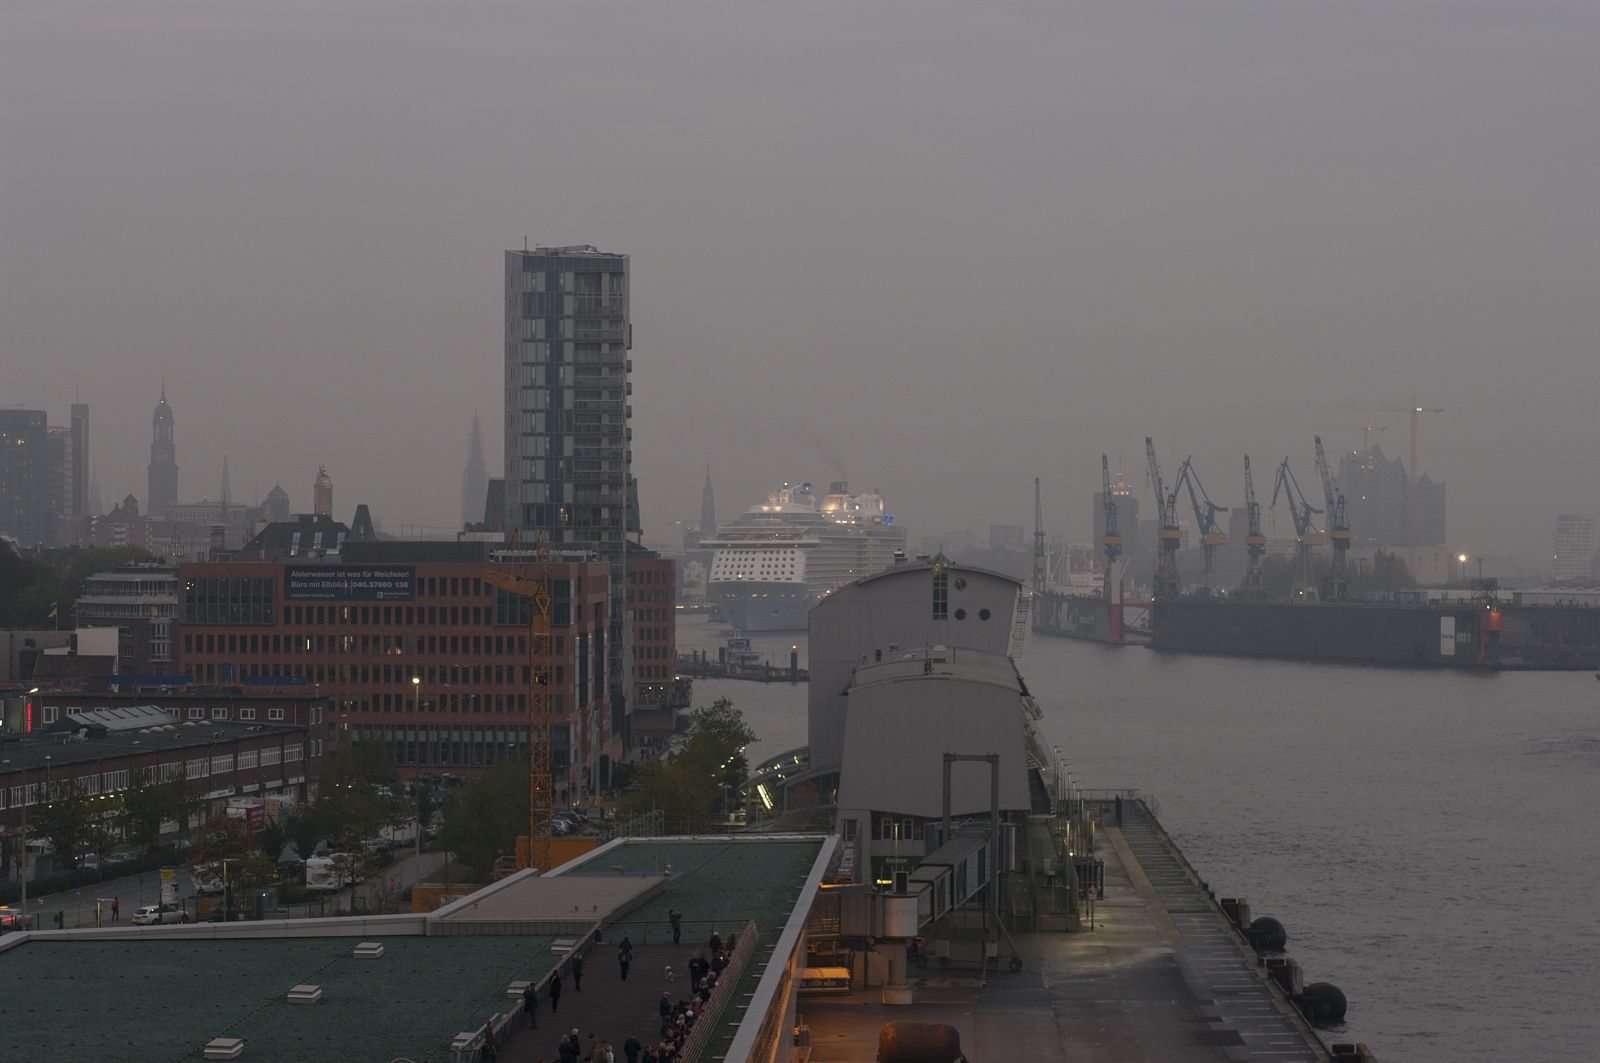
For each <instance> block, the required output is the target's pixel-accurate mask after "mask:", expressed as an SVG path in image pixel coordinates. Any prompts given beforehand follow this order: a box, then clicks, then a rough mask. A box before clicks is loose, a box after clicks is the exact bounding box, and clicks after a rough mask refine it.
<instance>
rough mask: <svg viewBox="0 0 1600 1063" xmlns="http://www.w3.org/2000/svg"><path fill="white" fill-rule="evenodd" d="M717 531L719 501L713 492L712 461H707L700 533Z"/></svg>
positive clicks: (701, 502) (714, 532)
mask: <svg viewBox="0 0 1600 1063" xmlns="http://www.w3.org/2000/svg"><path fill="white" fill-rule="evenodd" d="M716 533H717V501H716V498H715V496H714V495H713V494H712V493H711V463H710V462H709V461H708V462H706V485H705V487H704V488H702V489H701V491H700V534H701V535H715V534H716Z"/></svg>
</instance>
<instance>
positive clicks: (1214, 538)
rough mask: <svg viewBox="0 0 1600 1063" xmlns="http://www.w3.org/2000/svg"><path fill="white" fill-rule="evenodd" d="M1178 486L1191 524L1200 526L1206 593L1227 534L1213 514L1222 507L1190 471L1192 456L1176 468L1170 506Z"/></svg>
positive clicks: (1191, 470)
mask: <svg viewBox="0 0 1600 1063" xmlns="http://www.w3.org/2000/svg"><path fill="white" fill-rule="evenodd" d="M1181 488H1187V489H1188V492H1189V505H1191V506H1192V507H1194V521H1195V526H1196V527H1198V528H1199V529H1200V556H1201V558H1202V562H1201V563H1202V565H1203V567H1204V568H1205V587H1206V593H1208V594H1209V593H1210V592H1211V590H1212V587H1213V584H1214V581H1215V576H1216V568H1217V547H1219V546H1225V545H1227V542H1228V533H1227V532H1226V531H1223V530H1222V528H1221V527H1220V526H1219V525H1218V524H1217V514H1218V513H1220V512H1221V511H1222V507H1221V506H1219V505H1217V504H1216V503H1215V502H1213V501H1211V496H1210V495H1208V494H1206V488H1205V484H1203V483H1201V482H1200V474H1199V473H1197V472H1195V471H1194V461H1193V459H1192V458H1187V457H1186V458H1184V459H1183V464H1182V465H1180V466H1179V467H1178V478H1177V479H1176V480H1175V481H1173V484H1172V497H1173V503H1174V505H1176V502H1177V497H1178V491H1179V489H1181Z"/></svg>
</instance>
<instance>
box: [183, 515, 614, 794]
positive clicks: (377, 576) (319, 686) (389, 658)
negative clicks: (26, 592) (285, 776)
mask: <svg viewBox="0 0 1600 1063" xmlns="http://www.w3.org/2000/svg"><path fill="white" fill-rule="evenodd" d="M533 569H534V566H533V565H531V564H528V565H499V564H496V563H494V562H491V561H489V560H488V552H487V547H486V546H485V545H484V544H481V543H442V542H441V543H396V542H362V543H346V544H344V548H343V550H342V551H341V554H340V555H337V556H327V557H322V558H312V559H292V560H281V561H224V562H195V563H189V564H184V565H182V566H181V567H180V570H179V588H178V593H179V617H178V634H177V637H176V639H175V646H176V657H177V664H178V670H179V671H180V672H183V673H187V674H188V675H190V676H192V677H193V680H194V681H195V682H196V683H204V684H238V685H241V686H244V687H245V688H246V689H250V688H257V687H264V688H267V689H272V688H273V686H274V684H280V683H281V684H285V685H287V684H298V685H301V686H309V687H311V688H312V689H313V690H314V691H315V692H316V693H318V694H320V695H321V696H322V697H324V698H326V699H327V700H328V702H329V704H330V711H331V712H332V713H333V715H334V720H333V723H334V725H335V729H336V732H337V733H338V734H339V736H340V738H341V740H349V741H361V740H371V741H379V742H382V743H384V744H385V745H387V746H389V747H390V749H391V750H392V751H393V755H394V760H395V763H396V765H397V766H398V767H399V769H400V771H401V773H402V774H405V775H417V774H425V773H431V774H436V775H438V774H453V775H472V774H474V773H476V771H477V770H478V769H480V768H482V767H483V766H484V765H486V764H488V763H490V762H492V761H494V760H496V759H498V758H500V757H502V756H512V757H516V758H520V759H526V757H527V755H528V717H529V706H528V689H529V679H530V676H531V665H530V662H529V635H530V624H529V618H530V613H529V610H530V608H531V606H530V604H529V603H528V602H527V601H526V600H525V599H521V598H517V597H516V596H514V595H511V594H508V593H507V592H505V591H502V590H499V589H497V588H496V587H494V586H493V585H492V584H490V583H489V582H488V580H486V579H485V578H484V577H485V575H486V574H488V573H490V572H493V571H512V572H514V573H515V574H518V575H524V576H530V577H531V576H532V574H533V571H532V570H533ZM548 576H549V580H550V590H551V651H552V655H553V659H554V663H553V667H552V672H551V677H550V685H549V693H550V699H551V711H552V714H553V716H554V721H555V725H554V732H553V735H552V739H553V742H552V745H553V753H554V760H555V776H556V789H557V794H558V796H566V797H569V798H574V799H575V798H577V797H578V796H579V795H580V794H581V793H582V792H584V791H585V790H587V789H593V788H595V787H598V786H604V785H606V784H607V783H608V782H609V779H610V771H611V766H612V765H613V764H614V763H615V762H616V761H617V760H618V759H620V757H621V755H622V743H621V738H622V735H621V733H620V727H618V726H617V725H616V723H617V721H615V720H614V718H613V713H612V705H611V698H610V696H609V693H610V692H609V691H607V690H606V651H607V647H606V637H607V636H606V631H607V617H606V611H607V586H608V583H607V580H608V566H607V565H605V564H604V563H601V562H589V561H560V562H551V563H550V565H549V568H548Z"/></svg>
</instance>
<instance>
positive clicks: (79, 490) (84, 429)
mask: <svg viewBox="0 0 1600 1063" xmlns="http://www.w3.org/2000/svg"><path fill="white" fill-rule="evenodd" d="M69 515H70V516H71V517H72V520H73V528H74V535H75V538H77V539H80V540H81V539H84V538H86V537H87V535H88V532H89V523H88V522H89V518H90V517H94V516H98V515H99V514H96V513H91V512H89V404H88V403H87V402H74V403H73V404H72V508H71V511H70V514H69Z"/></svg>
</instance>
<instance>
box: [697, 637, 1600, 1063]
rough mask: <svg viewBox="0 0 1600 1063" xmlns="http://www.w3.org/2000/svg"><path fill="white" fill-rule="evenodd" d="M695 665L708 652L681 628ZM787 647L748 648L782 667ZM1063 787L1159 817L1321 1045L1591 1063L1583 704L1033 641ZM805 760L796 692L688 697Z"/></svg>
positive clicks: (1595, 930) (1532, 680) (718, 685)
mask: <svg viewBox="0 0 1600 1063" xmlns="http://www.w3.org/2000/svg"><path fill="white" fill-rule="evenodd" d="M684 620H685V622H684V623H683V624H682V625H681V628H680V641H681V642H682V644H683V645H684V646H685V647H693V648H700V649H709V650H710V651H711V653H712V654H713V656H714V655H715V649H716V646H717V645H719V644H720V641H721V638H722V637H724V635H725V632H723V631H722V630H721V629H718V628H717V627H715V626H714V625H709V624H706V623H705V621H704V619H703V618H699V617H689V618H684ZM793 642H798V643H799V644H800V648H801V654H802V664H803V663H804V637H803V635H799V636H795V635H773V636H765V637H761V638H758V639H757V640H756V648H757V649H758V650H759V651H760V652H762V653H763V654H765V655H768V656H770V657H771V658H772V659H773V661H774V662H775V663H776V662H778V661H780V660H782V661H785V662H786V661H787V659H788V651H789V645H790V644H791V643H793ZM1020 664H1021V668H1022V672H1023V674H1024V675H1025V676H1026V677H1027V680H1028V683H1029V686H1030V688H1031V689H1032V691H1033V693H1034V695H1035V697H1036V698H1037V699H1038V701H1039V703H1040V705H1041V707H1042V709H1043V710H1044V713H1045V720H1044V726H1045V729H1046V733H1047V734H1048V736H1049V738H1050V740H1051V741H1053V742H1054V743H1055V744H1056V745H1058V746H1059V747H1060V749H1061V751H1062V753H1063V754H1064V755H1065V756H1066V757H1067V759H1068V761H1069V763H1070V764H1071V766H1072V771H1073V775H1074V778H1075V780H1076V781H1077V782H1078V784H1079V785H1080V786H1083V787H1089V788H1098V787H1107V788H1109V787H1137V788H1139V789H1142V790H1146V791H1148V792H1149V793H1151V794H1153V795H1154V796H1155V797H1156V798H1157V800H1158V802H1159V808H1160V814H1161V819H1162V822H1163V824H1164V825H1165V826H1166V827H1167V829H1168V830H1169V831H1170V832H1171V834H1172V835H1173V837H1174V839H1175V840H1176V841H1177V843H1178V844H1179V845H1180V846H1181V847H1182V849H1183V851H1184V854H1185V855H1186V856H1187V857H1188V858H1189V860H1190V862H1191V863H1192V864H1193V865H1194V866H1195V868H1196V869H1197V870H1198V871H1199V873H1200V874H1201V875H1202V876H1204V877H1205V878H1206V879H1207V880H1208V882H1209V883H1210V885H1211V886H1212V888H1213V889H1214V890H1215V891H1216V892H1217V893H1218V895H1234V894H1242V895H1244V896H1247V897H1248V898H1249V899H1250V902H1251V905H1252V909H1253V911H1254V912H1255V914H1257V915H1271V916H1274V917H1276V918H1278V919H1279V920H1281V921H1282V922H1283V923H1284V925H1285V926H1286V927H1287V928H1288V931H1289V938H1290V940H1289V951H1290V953H1291V955H1293V956H1294V957H1295V959H1297V960H1298V961H1299V962H1300V964H1301V966H1302V967H1303V968H1304V971H1305V974H1306V980H1307V981H1329V982H1333V983H1334V984H1336V985H1338V986H1340V987H1341V988H1342V989H1343V990H1344V991H1345V993H1346V994H1347V996H1348V997H1349V999H1350V1010H1349V1015H1348V1018H1347V1023H1346V1025H1345V1026H1344V1027H1343V1028H1342V1029H1341V1030H1339V1031H1336V1033H1335V1036H1336V1037H1337V1038H1338V1039H1341V1040H1345V1039H1347V1040H1360V1041H1365V1042H1367V1043H1368V1044H1369V1045H1370V1046H1371V1047H1372V1049H1373V1050H1374V1051H1375V1052H1377V1053H1378V1055H1379V1058H1382V1059H1388V1060H1410V1061H1420V1063H1428V1061H1439V1063H1443V1061H1446V1060H1457V1059H1467V1058H1473V1059H1479V1058H1486V1059H1494V1058H1500V1059H1526V1058H1538V1059H1546V1060H1557V1059H1561V1060H1579V1059H1582V1060H1588V1059H1593V1058H1595V1056H1594V1052H1595V1046H1596V1045H1600V1007H1596V1005H1595V1003H1594V994H1593V990H1594V987H1595V986H1597V985H1600V904H1597V901H1600V897H1597V884H1600V830H1597V829H1596V827H1595V825H1594V810H1595V809H1596V808H1597V807H1600V683H1597V682H1595V680H1594V678H1593V677H1592V676H1591V675H1590V674H1588V673H1584V672H1580V673H1572V672H1566V673H1540V672H1527V673H1503V674H1499V675H1478V674H1468V673H1460V672H1441V671H1414V670H1409V669H1397V668H1370V667H1361V666H1351V665H1331V664H1303V663H1294V662H1283V661H1264V660H1250V659H1241V658H1221V657H1199V656H1186V655H1167V654H1159V653H1155V652H1152V651H1150V650H1147V649H1145V648H1142V647H1123V648H1116V647H1107V646H1100V645H1096V644H1093V643H1084V642H1076V641H1072V640H1068V639H1057V638H1050V637H1047V636H1035V637H1032V638H1031V639H1030V641H1029V643H1028V646H1027V650H1026V653H1025V655H1024V657H1023V659H1022V661H1021V662H1020ZM716 697H728V698H730V699H732V700H733V701H734V703H735V704H736V705H737V706H738V707H739V708H740V709H742V710H743V711H744V713H745V715H746V717H747V719H748V720H749V721H750V722H751V724H752V725H753V727H754V728H755V730H756V732H757V733H758V735H759V736H760V740H759V742H758V744H757V745H756V746H755V747H754V748H753V749H752V750H751V753H752V755H753V757H754V758H759V757H761V756H765V755H769V754H774V753H778V752H781V751H782V750H784V749H788V748H792V747H794V746H797V745H802V744H804V742H805V699H806V694H805V687H804V686H803V685H801V686H797V687H791V686H788V685H758V684H753V683H739V682H736V681H722V682H715V683H712V682H703V683H697V684H696V690H695V701H696V703H697V704H703V703H706V702H709V701H710V700H712V699H714V698H716Z"/></svg>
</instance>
